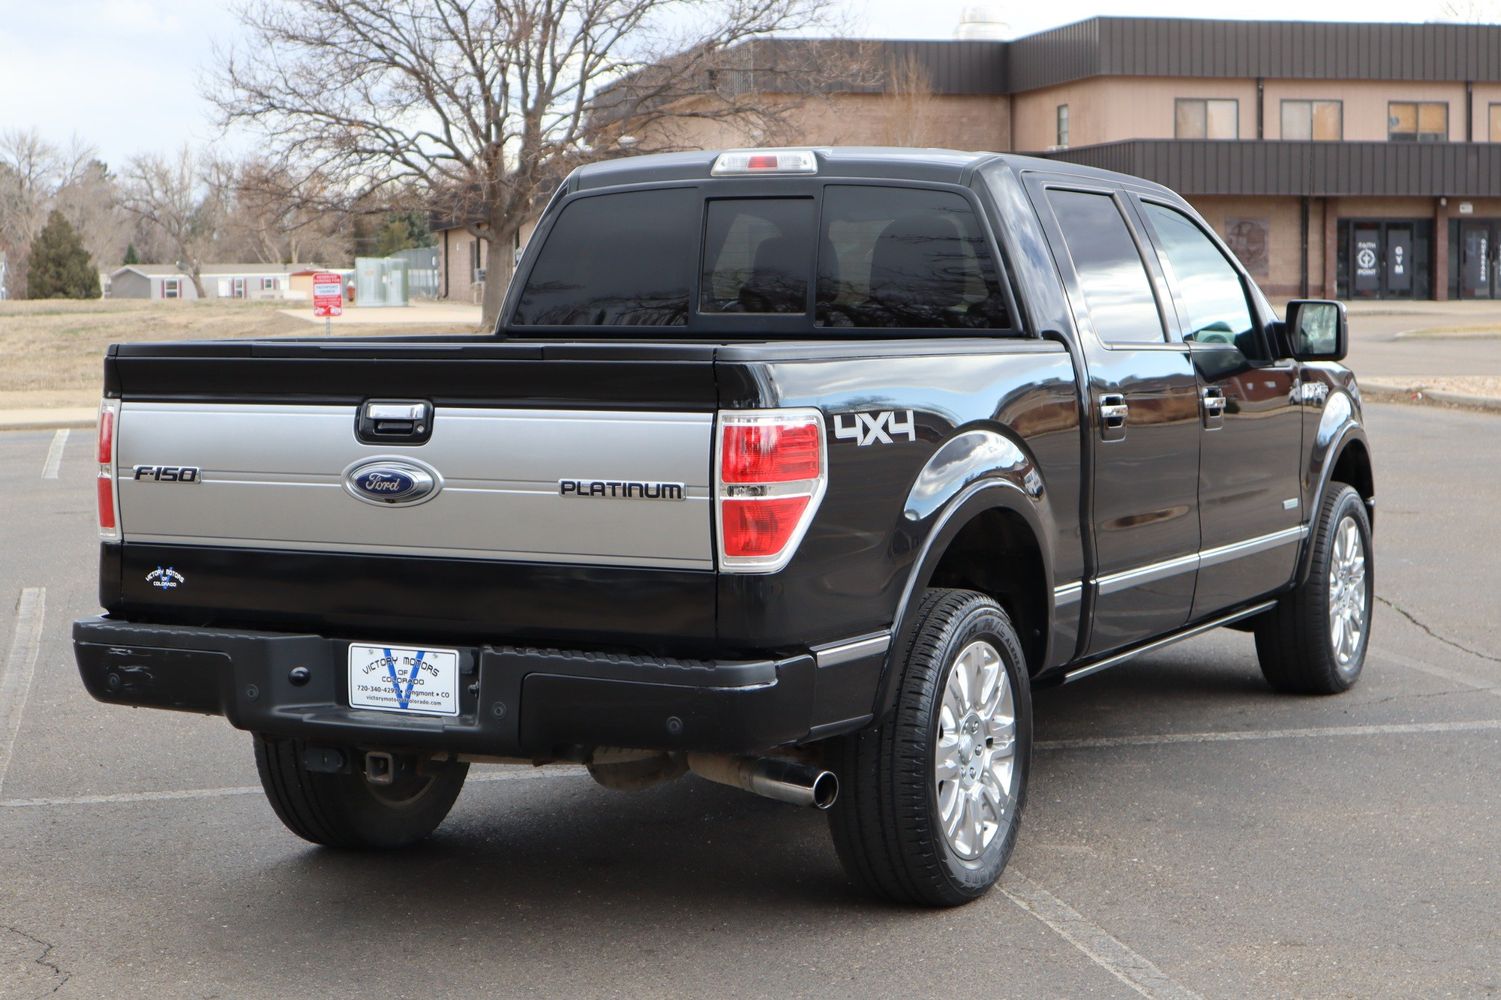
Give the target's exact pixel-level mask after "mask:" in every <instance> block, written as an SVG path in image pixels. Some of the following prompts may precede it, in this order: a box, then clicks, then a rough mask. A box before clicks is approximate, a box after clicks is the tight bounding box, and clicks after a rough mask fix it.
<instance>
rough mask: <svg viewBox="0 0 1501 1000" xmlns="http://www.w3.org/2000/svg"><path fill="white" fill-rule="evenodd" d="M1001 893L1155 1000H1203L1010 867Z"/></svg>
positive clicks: (1109, 970)
mask: <svg viewBox="0 0 1501 1000" xmlns="http://www.w3.org/2000/svg"><path fill="white" fill-rule="evenodd" d="M1000 890H1001V893H1002V894H1003V895H1004V896H1005V897H1006V898H1007V899H1009V900H1011V902H1013V903H1015V904H1016V905H1017V906H1019V907H1021V908H1022V909H1023V910H1026V911H1027V912H1028V913H1030V914H1032V916H1034V917H1036V918H1037V919H1038V920H1040V921H1042V922H1043V923H1044V924H1046V925H1047V926H1048V928H1050V929H1051V930H1052V931H1053V932H1054V933H1055V934H1057V935H1058V936H1059V937H1061V938H1063V939H1064V940H1065V941H1067V942H1068V943H1069V944H1071V945H1073V946H1074V947H1075V948H1077V949H1079V950H1080V951H1081V952H1083V953H1084V954H1085V955H1086V956H1087V957H1088V958H1089V960H1090V961H1092V962H1094V963H1095V964H1096V965H1098V966H1099V967H1100V968H1102V969H1104V970H1105V971H1106V972H1108V973H1110V974H1111V975H1112V976H1114V977H1115V978H1116V979H1119V980H1120V981H1121V982H1123V983H1125V984H1126V985H1127V986H1129V987H1131V989H1133V990H1135V991H1136V992H1137V993H1140V994H1141V995H1142V996H1144V997H1150V998H1152V1000H1202V998H1201V997H1200V996H1199V994H1197V993H1195V992H1194V991H1193V990H1190V989H1188V988H1187V987H1185V986H1183V985H1182V984H1181V983H1179V982H1178V981H1177V980H1175V979H1173V978H1172V977H1171V976H1169V975H1168V974H1167V973H1165V972H1163V971H1162V970H1161V969H1159V968H1157V966H1156V965H1154V964H1152V962H1151V960H1150V959H1148V958H1147V957H1146V956H1144V955H1141V954H1138V953H1137V952H1135V951H1133V950H1132V949H1131V948H1130V947H1128V946H1127V945H1126V944H1124V943H1123V942H1122V941H1121V940H1120V939H1119V938H1116V937H1114V936H1113V935H1111V934H1110V932H1109V931H1107V930H1105V929H1104V928H1103V927H1100V926H1099V925H1097V924H1095V923H1093V922H1091V921H1090V920H1089V919H1088V918H1087V917H1085V916H1084V915H1083V914H1081V913H1080V912H1079V911H1078V910H1076V909H1074V908H1073V907H1072V906H1069V905H1068V904H1067V903H1065V902H1064V901H1063V900H1061V899H1059V898H1058V897H1057V896H1055V895H1053V894H1052V893H1051V892H1048V891H1047V890H1046V889H1044V888H1043V887H1042V886H1040V885H1038V884H1037V883H1036V882H1033V881H1032V880H1031V879H1029V878H1027V876H1025V875H1023V874H1022V873H1021V872H1019V871H1017V870H1016V868H1015V866H1011V867H1008V868H1007V869H1006V874H1005V875H1003V876H1002V877H1001V885H1000Z"/></svg>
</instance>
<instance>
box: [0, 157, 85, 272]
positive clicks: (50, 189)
mask: <svg viewBox="0 0 1501 1000" xmlns="http://www.w3.org/2000/svg"><path fill="white" fill-rule="evenodd" d="M93 156H94V151H93V149H91V148H90V147H88V146H86V145H84V144H83V143H82V142H80V141H79V140H78V139H76V138H75V139H73V140H72V142H70V143H69V144H68V146H66V147H58V146H55V145H53V144H52V143H50V142H47V141H46V140H45V139H43V138H42V136H41V133H39V132H37V131H36V130H35V129H27V130H20V129H11V130H7V131H6V132H4V133H0V252H4V253H5V255H6V258H7V259H8V260H9V262H10V268H11V273H12V274H13V275H14V280H13V285H12V292H13V294H16V295H17V297H20V294H21V293H23V292H24V291H25V289H24V283H25V280H26V278H25V275H26V272H27V267H26V261H27V258H28V257H29V255H30V252H31V241H32V240H34V239H35V238H36V236H37V234H38V233H40V232H41V231H42V226H43V225H45V224H46V222H47V216H48V214H49V213H50V212H51V211H52V208H53V199H54V198H55V197H56V195H57V192H58V189H59V188H62V187H65V186H67V185H68V184H70V183H72V182H73V181H74V180H75V179H76V178H77V177H78V175H79V174H80V173H81V172H82V171H83V169H84V167H85V165H86V164H87V163H88V162H89V161H90V160H91V159H92V158H93Z"/></svg>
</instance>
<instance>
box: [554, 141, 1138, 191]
mask: <svg viewBox="0 0 1501 1000" xmlns="http://www.w3.org/2000/svg"><path fill="white" fill-rule="evenodd" d="M787 148H791V149H811V150H812V151H813V153H814V154H815V155H816V156H817V158H818V173H819V175H820V176H823V177H851V178H855V177H859V178H885V179H905V180H918V181H929V182H937V183H947V184H960V183H964V181H965V180H966V178H967V175H968V173H969V172H970V171H972V170H974V169H975V168H977V167H980V166H983V165H987V164H991V163H996V162H999V163H1004V164H1006V165H1007V166H1009V167H1010V168H1011V169H1012V170H1014V171H1016V172H1018V173H1021V172H1023V171H1028V170H1040V171H1046V172H1048V173H1051V174H1067V175H1069V176H1074V177H1078V178H1079V179H1080V180H1090V179H1092V180H1094V181H1096V182H1097V183H1098V182H1106V183H1120V182H1122V181H1127V180H1129V181H1130V182H1131V183H1132V184H1133V185H1134V186H1136V187H1149V188H1158V187H1160V185H1157V184H1153V183H1151V182H1150V181H1145V180H1142V179H1141V178H1139V177H1130V176H1129V175H1126V174H1120V173H1116V172H1114V171H1111V170H1101V169H1100V168H1098V167H1086V166H1081V165H1079V164H1074V163H1067V162H1064V161H1061V160H1047V159H1042V158H1040V157H1035V156H1018V155H1016V154H1013V153H990V152H977V151H966V150H959V149H914V148H908V147H902V146H803V147H796V146H793V147H787ZM725 152H731V150H728V149H714V150H695V151H692V152H685V153H654V154H648V155H645V156H627V157H622V158H620V159H615V160H601V161H600V162H598V163H591V164H588V165H586V166H582V167H579V168H578V169H577V170H575V171H574V172H573V174H572V176H571V177H570V178H569V182H568V183H569V187H570V189H572V190H574V191H581V190H587V189H594V188H604V187H617V186H622V185H627V184H650V183H653V182H662V181H685V180H709V179H710V176H709V171H710V168H712V167H713V165H714V161H715V159H717V158H718V157H719V155H720V154H721V153H725ZM804 176H806V175H804ZM774 179H775V178H774V176H768V177H767V180H774ZM1163 190H1166V189H1163Z"/></svg>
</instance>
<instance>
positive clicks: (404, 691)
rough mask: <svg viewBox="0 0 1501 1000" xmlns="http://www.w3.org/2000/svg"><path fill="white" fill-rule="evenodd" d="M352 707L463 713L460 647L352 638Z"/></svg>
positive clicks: (419, 713) (350, 652)
mask: <svg viewBox="0 0 1501 1000" xmlns="http://www.w3.org/2000/svg"><path fill="white" fill-rule="evenodd" d="M349 707H350V708H373V709H376V710H377V711H381V712H411V713H415V714H417V715H458V714H459V653H458V650H455V649H417V648H415V647H412V646H372V645H366V644H364V643H350V644H349Z"/></svg>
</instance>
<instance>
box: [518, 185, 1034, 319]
mask: <svg viewBox="0 0 1501 1000" xmlns="http://www.w3.org/2000/svg"><path fill="white" fill-rule="evenodd" d="M713 191H714V186H713V185H712V184H711V185H709V197H707V198H706V197H705V191H704V190H703V189H701V188H667V189H660V190H654V191H633V192H621V193H618V194H606V195H594V196H590V197H587V198H580V199H577V200H575V201H573V202H571V203H570V204H568V205H567V206H566V207H565V208H564V209H563V211H562V214H561V215H559V217H558V219H557V222H556V223H554V224H553V226H552V228H551V230H550V231H549V232H548V233H547V234H546V236H545V243H544V244H543V245H542V246H541V248H540V251H539V254H538V256H537V259H536V263H535V264H534V265H533V267H532V269H531V272H530V274H529V276H528V278H527V281H526V285H525V287H524V288H523V289H522V291H521V293H520V295H519V297H518V299H517V304H516V308H515V312H514V315H513V316H512V318H511V322H512V324H513V325H517V326H543V325H546V326H575V327H577V326H684V325H686V326H689V327H691V328H695V329H699V330H704V331H738V330H741V329H746V330H747V331H749V330H752V329H753V328H756V327H757V323H756V321H755V320H753V319H751V317H753V316H756V315H760V316H764V317H768V319H766V320H764V321H762V322H763V324H765V323H773V324H776V325H772V326H764V325H763V326H761V327H760V329H765V330H767V331H768V332H769V331H771V330H775V331H779V332H783V333H788V332H795V331H796V330H797V329H798V328H799V324H805V328H806V329H807V331H808V332H809V333H812V332H813V330H814V329H815V328H817V327H823V328H830V327H849V328H864V329H876V328H886V329H902V328H907V329H935V328H936V329H1005V328H1007V327H1008V326H1009V325H1010V316H1009V314H1008V312H1007V308H1006V304H1005V298H1004V296H1003V295H1002V293H1001V289H1000V282H999V279H998V276H997V269H996V265H995V261H994V259H993V257H992V254H991V251H990V246H989V243H988V241H987V240H986V238H985V236H984V234H983V230H982V228H981V225H980V221H979V219H978V218H977V217H976V215H975V213H974V210H973V209H972V208H971V207H970V202H969V201H968V200H967V199H966V198H964V197H963V196H961V195H959V194H957V193H954V192H949V191H937V190H931V189H926V188H915V187H912V188H909V187H894V186H886V185H862V184H830V185H828V186H827V187H825V188H823V190H822V199H821V203H820V199H818V198H817V197H814V195H815V194H816V193H817V188H816V187H812V186H807V187H805V188H804V190H803V191H799V192H798V195H799V196H798V197H760V198H716V197H713ZM804 192H806V193H804ZM695 269H697V270H696V273H695ZM695 277H696V278H697V281H698V286H697V291H698V300H697V302H696V303H692V302H691V300H692V296H693V290H692V289H693V281H694V279H695ZM810 285H811V286H812V288H811V292H812V294H811V295H810ZM810 300H812V301H811V305H812V310H813V311H812V314H811V315H810V313H809V308H810ZM690 304H691V305H692V306H693V308H691V309H690ZM736 314H743V315H744V316H745V318H744V319H738V318H736ZM771 317H776V318H775V320H773V319H771Z"/></svg>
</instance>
